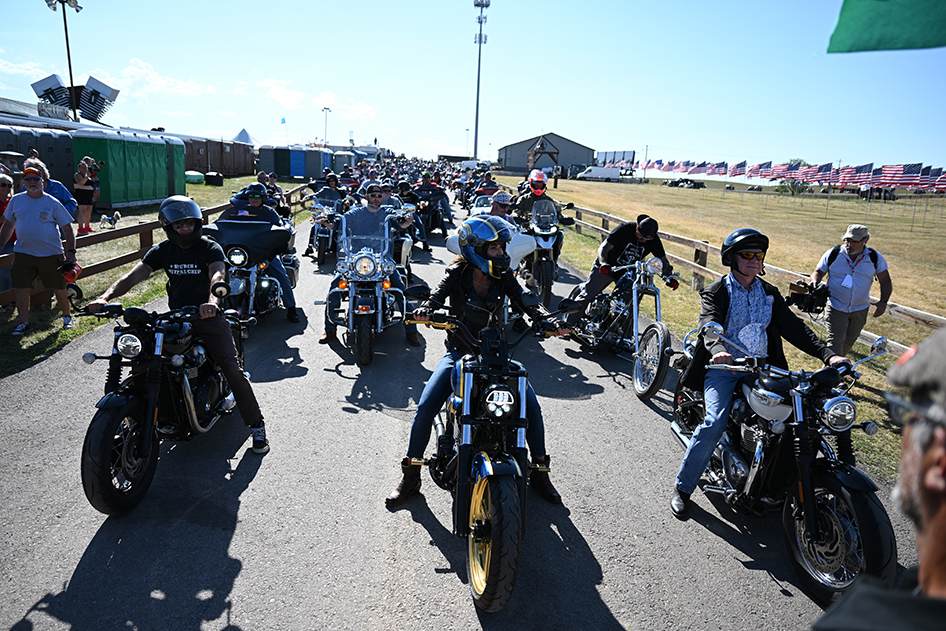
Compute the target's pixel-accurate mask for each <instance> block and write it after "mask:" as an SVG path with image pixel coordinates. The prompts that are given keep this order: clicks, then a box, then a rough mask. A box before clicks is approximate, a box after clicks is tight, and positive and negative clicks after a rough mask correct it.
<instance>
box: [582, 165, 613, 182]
mask: <svg viewBox="0 0 946 631" xmlns="http://www.w3.org/2000/svg"><path fill="white" fill-rule="evenodd" d="M620 178H621V169H619V168H617V167H588V168H587V169H585V170H584V171H582V172H581V173H579V174H578V175H576V176H575V179H576V180H598V181H603V182H619V181H620Z"/></svg>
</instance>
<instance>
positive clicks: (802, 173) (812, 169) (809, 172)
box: [798, 165, 818, 182]
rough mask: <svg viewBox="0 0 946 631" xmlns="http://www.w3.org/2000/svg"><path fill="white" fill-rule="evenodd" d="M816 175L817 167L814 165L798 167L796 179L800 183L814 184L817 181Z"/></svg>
mask: <svg viewBox="0 0 946 631" xmlns="http://www.w3.org/2000/svg"><path fill="white" fill-rule="evenodd" d="M817 175H818V167H817V166H816V165H809V166H806V167H799V169H798V179H799V180H801V181H802V182H814V181H815V180H816V179H817Z"/></svg>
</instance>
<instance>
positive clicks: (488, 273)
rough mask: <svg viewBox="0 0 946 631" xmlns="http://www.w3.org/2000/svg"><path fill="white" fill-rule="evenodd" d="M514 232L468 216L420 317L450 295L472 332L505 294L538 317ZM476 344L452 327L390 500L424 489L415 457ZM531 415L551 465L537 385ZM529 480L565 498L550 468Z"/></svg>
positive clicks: (533, 439) (531, 434) (544, 461)
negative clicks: (512, 256)
mask: <svg viewBox="0 0 946 631" xmlns="http://www.w3.org/2000/svg"><path fill="white" fill-rule="evenodd" d="M512 233H513V229H512V226H510V225H509V224H508V223H506V222H505V221H503V220H502V219H500V218H499V217H493V216H491V215H477V216H475V217H471V218H470V219H467V220H466V221H464V222H463V224H462V225H461V226H460V230H459V237H460V239H459V240H460V254H461V256H460V257H459V258H458V259H457V260H456V261H454V262H453V263H452V264H451V265H450V266H449V267H448V268H447V273H446V275H445V276H444V278H443V280H442V281H440V285H439V286H438V287H437V289H436V290H435V291H434V293H433V294H431V296H430V298H429V299H428V300H427V302H425V303H424V304H423V305H421V306H420V307H419V308H418V309H415V310H414V317H415V318H416V319H417V320H429V319H430V315H429V314H430V312H431V311H432V310H434V309H440V308H443V307H445V306H446V301H447V299H448V298H449V302H450V307H449V311H450V314H451V315H453V316H455V317H457V318H459V319H460V321H461V322H463V324H464V325H466V327H467V328H468V329H469V330H470V331H471V332H477V331H479V330H481V329H483V328H484V327H486V326H487V324H488V321H489V314H490V313H493V312H495V311H496V310H497V309H499V308H501V307H502V304H503V299H504V297H508V298H509V299H510V300H511V301H512V303H513V304H514V305H516V306H517V307H518V308H519V309H522V310H523V311H524V312H526V313H528V314H529V315H530V316H531V317H533V318H535V317H538V316H539V315H540V313H541V312H540V311H539V309H538V308H536V307H526V306H525V305H524V304H523V302H522V287H520V285H519V283H518V282H517V281H516V279H515V277H513V275H512V272H511V271H510V269H509V256H508V255H507V254H506V244H507V243H509V240H510V239H511V238H512ZM559 333H560V334H565V333H567V330H565V328H564V324H561V325H560V326H559ZM474 350H475V349H472V348H470V347H469V345H468V344H467V343H466V341H465V340H464V339H463V338H462V337H461V336H460V335H458V334H454V333H453V332H452V331H448V332H447V352H446V353H444V356H443V359H441V360H440V364H438V365H437V368H435V369H434V372H433V374H432V375H431V376H430V378H429V379H428V381H427V385H426V386H425V387H424V392H423V394H421V396H420V401H419V402H418V404H417V411H416V412H415V413H414V423H413V424H412V425H411V437H410V442H409V444H408V446H407V456H406V457H405V458H404V459H403V460H402V461H401V471H402V473H403V474H404V478H403V479H402V480H401V482H400V483H399V484H398V485H397V488H396V489H394V491H393V492H392V493H391V494H390V495H389V496H388V497H387V499H386V500H385V503H386V504H387V505H388V506H398V505H399V504H402V503H403V502H404V501H405V500H406V499H407V498H408V497H410V496H412V495H415V494H417V493H418V492H419V491H420V465H412V464H411V458H418V459H420V458H423V457H424V450H425V449H426V448H427V442H428V440H429V439H430V430H431V428H432V427H433V422H434V415H436V414H437V412H438V411H439V410H440V408H441V407H443V404H444V403H445V402H446V401H447V397H449V396H450V389H451V388H450V373H451V371H452V370H453V365H454V364H455V363H456V362H457V360H459V359H460V358H461V357H463V356H464V355H467V354H469V353H471V352H474ZM526 417H527V418H528V420H529V426H528V429H527V430H526V441H527V442H528V444H529V450H530V452H531V453H532V462H533V464H536V465H539V466H541V467H542V468H543V469H547V468H548V465H549V456H548V454H547V453H546V452H545V426H544V424H543V421H542V410H541V409H540V408H539V402H538V400H537V399H536V397H535V391H534V390H533V389H532V386H531V385H529V389H528V391H527V393H526ZM537 454H541V455H540V456H537ZM529 484H530V486H532V488H534V489H535V490H536V492H538V494H539V495H540V496H541V497H542V499H544V500H546V501H548V502H553V503H558V502H561V501H562V497H561V496H560V495H559V494H558V491H556V490H555V487H554V486H552V482H551V481H550V480H549V474H548V472H547V471H538V470H533V471H532V473H531V475H530V476H529Z"/></svg>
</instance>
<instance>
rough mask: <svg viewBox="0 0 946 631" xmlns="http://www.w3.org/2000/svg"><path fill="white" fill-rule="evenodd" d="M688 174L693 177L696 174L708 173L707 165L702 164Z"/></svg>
mask: <svg viewBox="0 0 946 631" xmlns="http://www.w3.org/2000/svg"><path fill="white" fill-rule="evenodd" d="M687 173H688V174H689V175H693V174H695V173H706V163H705V162H700V163H699V164H698V165H696V166H695V167H693V168H692V169H690V170H689V171H687Z"/></svg>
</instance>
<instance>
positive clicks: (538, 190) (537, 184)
mask: <svg viewBox="0 0 946 631" xmlns="http://www.w3.org/2000/svg"><path fill="white" fill-rule="evenodd" d="M548 181H549V178H548V177H546V175H545V173H542V171H539V170H538V169H536V170H535V171H533V172H532V173H530V174H529V188H530V189H532V192H533V193H535V194H536V195H541V194H542V193H544V192H545V188H546V186H548Z"/></svg>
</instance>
